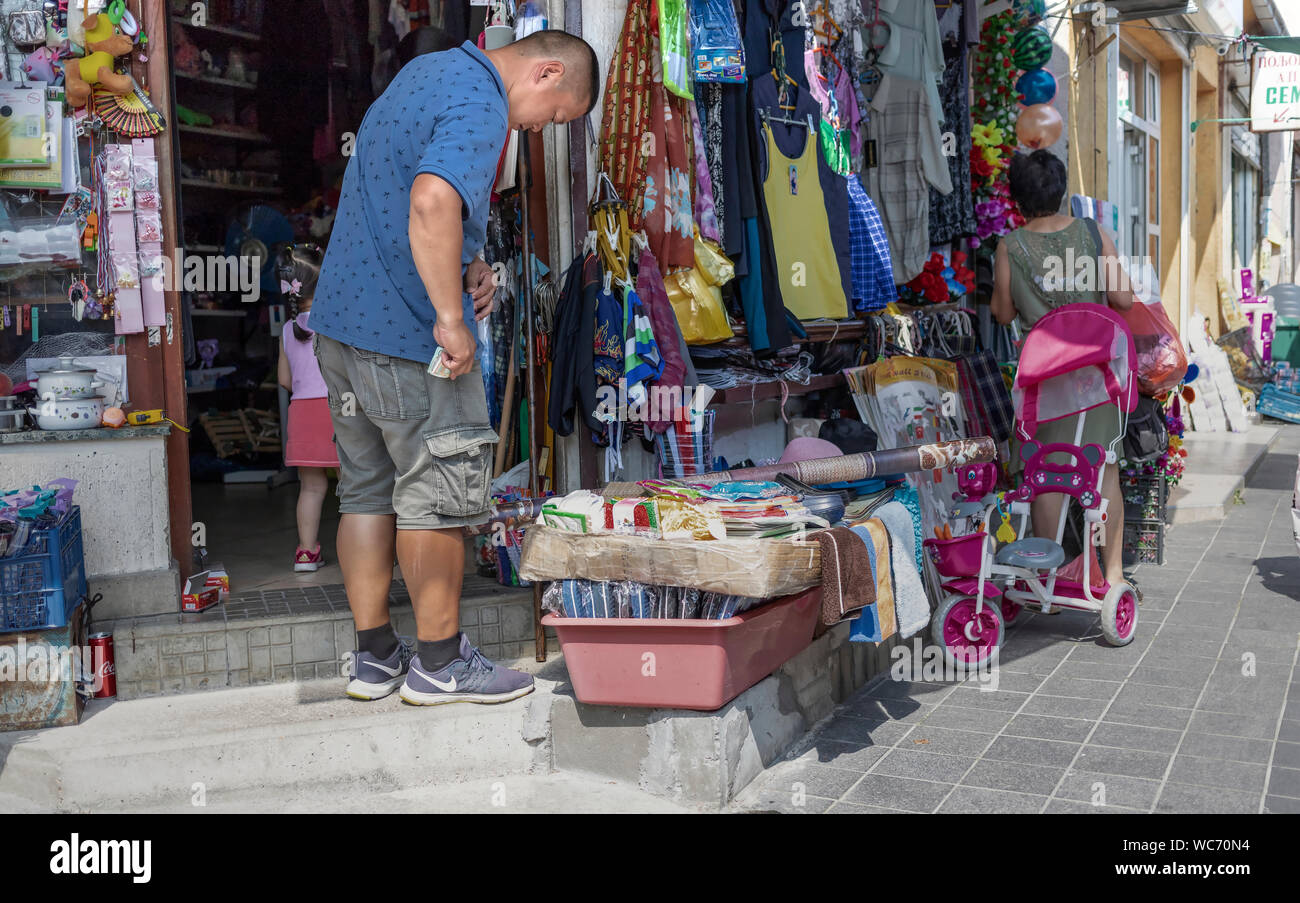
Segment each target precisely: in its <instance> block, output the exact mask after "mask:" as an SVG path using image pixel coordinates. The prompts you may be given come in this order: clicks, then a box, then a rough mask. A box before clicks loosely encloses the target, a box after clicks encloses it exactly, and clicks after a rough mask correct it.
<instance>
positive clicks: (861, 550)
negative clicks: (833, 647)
mask: <svg viewBox="0 0 1300 903" xmlns="http://www.w3.org/2000/svg"><path fill="white" fill-rule="evenodd" d="M813 536H814V537H816V539H817V542H818V544H819V545H820V546H821V553H822V554H821V562H822V611H821V617H820V619H819V620H818V624H817V630H816V632H815V635H818V636H819V635H821V634H822V633H824V632H825V630H826V628H828V627H830V626H831V625H833V624H838V623H839V622H840V621H843V620H844V619H845V618H848V617H852V616H853V614H854V613H855V612H857V611H860V610H861V609H863V608H865V607H867V606H868V605H871V604H872V603H874V602H875V601H876V580H875V568H874V567H873V566H872V563H871V557H873V556H871V555H869V554H868V551H867V547H866V546H865V545H864V544H863V541H862V539H861V538H860V537H859V536H857V535H856V534H855V533H853V532H852V531H851V530H849V529H848V528H847V527H832V528H831V529H829V530H819V531H817V532H816V533H814V534H813Z"/></svg>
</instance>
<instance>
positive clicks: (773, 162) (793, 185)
mask: <svg viewBox="0 0 1300 903" xmlns="http://www.w3.org/2000/svg"><path fill="white" fill-rule="evenodd" d="M762 126H763V134H764V135H765V136H766V137H767V164H768V165H767V178H766V179H765V180H764V181H763V198H764V199H765V200H766V201H767V215H768V220H769V222H771V224H772V244H773V248H774V250H775V251H776V265H777V278H778V280H779V282H780V285H781V299H782V300H783V301H784V302H785V306H786V307H787V308H789V309H790V312H791V313H793V314H794V315H795V316H796V317H798V318H799V319H800V320H815V319H817V318H819V317H833V318H837V319H840V318H843V317H847V316H848V312H849V303H848V299H847V298H845V297H844V285H843V283H842V282H840V267H839V262H838V261H837V260H836V258H835V247H834V245H832V244H831V229H830V224H829V223H828V222H827V221H826V201H825V199H824V197H823V196H822V186H821V180H820V178H819V176H818V172H817V135H816V133H815V131H814V130H813V129H812V128H809V129H808V134H807V137H806V140H805V143H804V149H803V154H802V155H801V156H800V157H799V159H798V160H791V159H790V158H789V157H787V156H785V155H784V154H782V153H781V151H780V150H778V149H777V146H776V140H775V139H774V138H773V137H772V130H771V129H770V128H769V127H768V125H767V123H763V124H762Z"/></svg>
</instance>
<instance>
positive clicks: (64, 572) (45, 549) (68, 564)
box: [0, 505, 88, 633]
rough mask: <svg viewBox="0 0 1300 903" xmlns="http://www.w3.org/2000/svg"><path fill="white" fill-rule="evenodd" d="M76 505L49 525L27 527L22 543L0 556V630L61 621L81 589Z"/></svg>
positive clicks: (82, 573) (83, 584)
mask: <svg viewBox="0 0 1300 903" xmlns="http://www.w3.org/2000/svg"><path fill="white" fill-rule="evenodd" d="M87 592H88V587H87V585H86V559H85V555H84V552H83V546H82V541H81V508H79V507H78V506H76V505H74V506H73V507H72V510H71V511H69V512H68V513H67V514H65V515H64V516H63V520H61V521H59V522H58V523H57V524H55V525H54V526H53V527H46V528H44V529H41V530H33V531H32V533H31V536H30V537H28V540H27V545H26V546H25V547H24V548H23V549H21V550H20V551H19V552H17V553H15V554H14V555H11V556H9V557H8V558H0V633H12V632H13V631H16V630H40V629H43V628H46V627H62V626H64V625H65V624H67V623H68V617H69V615H70V614H71V612H72V610H73V609H75V608H76V607H77V602H78V600H80V599H81V598H82V597H84V596H85V595H87Z"/></svg>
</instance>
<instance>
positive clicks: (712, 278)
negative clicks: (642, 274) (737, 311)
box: [664, 231, 736, 345]
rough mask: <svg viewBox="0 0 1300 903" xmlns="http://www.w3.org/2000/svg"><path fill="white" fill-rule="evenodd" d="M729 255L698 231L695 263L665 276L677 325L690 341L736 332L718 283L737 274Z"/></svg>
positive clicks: (700, 342) (697, 342)
mask: <svg viewBox="0 0 1300 903" xmlns="http://www.w3.org/2000/svg"><path fill="white" fill-rule="evenodd" d="M735 272H736V271H735V268H734V267H733V266H732V264H731V261H730V260H728V259H727V255H725V254H723V253H722V252H721V251H720V250H718V249H717V247H716V246H713V245H711V244H710V243H709V242H707V241H705V240H704V239H702V238H700V236H699V232H698V231H697V232H696V234H695V266H694V268H692V269H689V270H679V271H677V272H676V273H670V274H668V276H666V277H665V278H664V288H665V289H667V291H668V300H669V302H671V303H672V306H673V313H674V314H675V315H676V316H677V325H678V326H680V327H681V330H682V337H683V338H685V340H686V344H688V345H707V344H710V343H712V342H721V341H723V340H724V339H729V338H731V337H732V336H733V335H734V334H735V333H733V332H732V331H731V326H730V324H728V323H727V311H726V308H725V307H723V305H722V292H721V290H720V289H719V286H722V285H725V284H726V283H727V282H728V281H729V280H730V279H731V278H732V276H734V275H735Z"/></svg>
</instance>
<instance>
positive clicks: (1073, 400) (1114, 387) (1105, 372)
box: [1011, 303, 1138, 439]
mask: <svg viewBox="0 0 1300 903" xmlns="http://www.w3.org/2000/svg"><path fill="white" fill-rule="evenodd" d="M1136 363H1137V351H1136V349H1135V348H1134V346H1133V334H1132V333H1131V332H1129V328H1128V324H1126V323H1125V322H1124V318H1123V317H1121V316H1120V315H1119V314H1118V313H1116V312H1115V311H1113V310H1111V309H1110V308H1109V307H1107V306H1106V305H1104V304H1089V303H1079V304H1066V305H1063V306H1061V307H1058V308H1056V309H1055V310H1053V311H1051V312H1049V313H1048V314H1047V315H1046V316H1044V317H1043V318H1042V319H1041V320H1039V321H1038V322H1037V323H1036V324H1034V328H1033V329H1031V330H1030V331H1029V335H1027V336H1025V340H1024V342H1023V344H1022V345H1021V348H1020V364H1019V366H1018V367H1017V369H1016V380H1015V385H1014V387H1013V388H1012V391H1011V396H1012V399H1013V400H1014V402H1015V408H1016V424H1017V429H1018V430H1019V432H1020V436H1021V438H1023V439H1032V438H1033V436H1034V433H1035V432H1036V431H1037V429H1038V424H1040V423H1046V422H1048V421H1050V420H1060V419H1061V418H1062V417H1069V416H1072V415H1074V414H1078V413H1081V412H1083V411H1087V410H1090V409H1091V408H1096V407H1100V406H1101V405H1103V404H1115V405H1118V406H1119V409H1120V410H1121V411H1122V412H1124V413H1129V412H1131V411H1132V410H1133V409H1134V408H1135V407H1137V398H1138V391H1137V379H1136V373H1135V371H1134V367H1135V366H1136Z"/></svg>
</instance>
